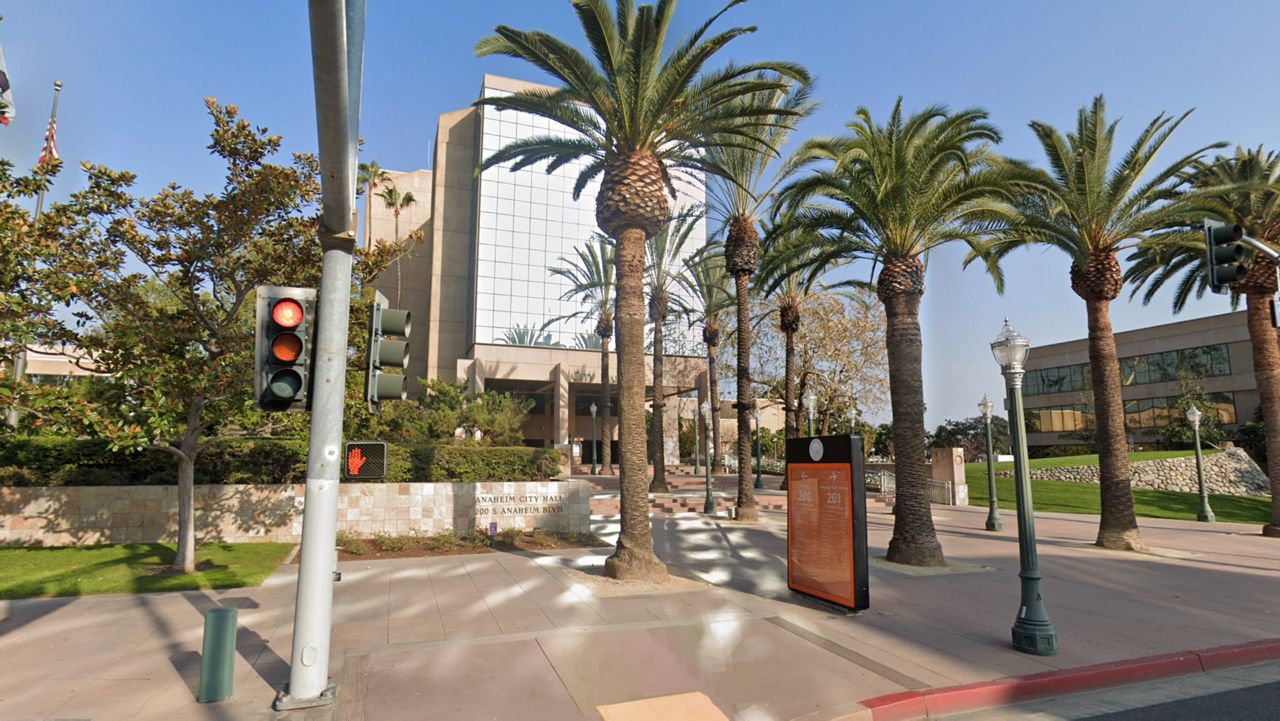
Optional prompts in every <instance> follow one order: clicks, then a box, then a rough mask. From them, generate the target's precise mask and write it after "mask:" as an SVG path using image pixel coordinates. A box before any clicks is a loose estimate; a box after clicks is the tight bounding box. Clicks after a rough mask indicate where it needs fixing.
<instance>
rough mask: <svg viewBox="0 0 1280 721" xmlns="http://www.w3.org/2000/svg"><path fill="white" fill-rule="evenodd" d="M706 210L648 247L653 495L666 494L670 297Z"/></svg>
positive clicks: (690, 213)
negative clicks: (687, 247)
mask: <svg viewBox="0 0 1280 721" xmlns="http://www.w3.org/2000/svg"><path fill="white" fill-rule="evenodd" d="M703 213H704V210H703V208H702V207H701V206H694V207H692V208H687V209H685V210H684V211H683V212H681V213H679V214H678V215H676V216H675V217H673V218H672V219H671V222H669V223H667V225H666V226H665V227H663V229H662V230H661V231H660V232H658V233H655V234H654V235H653V236H651V237H650V238H649V242H648V243H646V244H645V269H644V270H645V285H646V286H647V290H648V292H649V322H651V323H653V445H654V449H653V454H654V455H653V481H652V482H651V483H650V484H649V491H650V492H651V493H666V492H668V491H670V490H671V488H670V487H669V486H668V485H667V468H666V465H667V464H666V431H665V429H664V428H663V426H662V420H663V412H664V411H665V410H666V405H667V387H666V384H665V383H664V382H663V360H664V359H665V358H666V355H667V353H666V348H665V346H664V336H665V332H664V331H665V328H664V326H665V325H666V323H667V320H668V319H669V318H670V315H671V294H672V292H673V291H678V290H679V287H680V282H681V276H682V275H683V274H684V259H685V257H686V256H687V255H688V253H687V252H685V245H686V244H687V243H688V241H689V236H690V235H691V234H692V233H693V231H694V230H695V229H697V227H698V220H699V219H700V218H701V217H702V215H703Z"/></svg>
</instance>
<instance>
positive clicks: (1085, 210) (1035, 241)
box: [988, 95, 1221, 550]
mask: <svg viewBox="0 0 1280 721" xmlns="http://www.w3.org/2000/svg"><path fill="white" fill-rule="evenodd" d="M1188 115H1190V111H1188V112H1186V113H1183V114H1182V115H1181V116H1179V117H1178V118H1176V119H1174V118H1173V117H1171V116H1166V115H1164V114H1161V115H1158V116H1156V118H1155V119H1154V120H1152V121H1151V122H1150V123H1148V124H1147V127H1146V128H1145V129H1144V130H1143V131H1142V133H1141V134H1139V135H1138V138H1137V139H1136V140H1134V142H1133V145H1131V146H1130V147H1129V150H1128V152H1126V153H1125V155H1124V157H1123V158H1121V159H1120V161H1119V162H1118V163H1117V164H1116V165H1115V166H1114V167H1112V158H1111V151H1112V145H1113V142H1114V139H1115V132H1116V122H1112V123H1108V122H1107V113H1106V104H1105V102H1104V101H1103V99H1102V96H1101V95H1099V96H1097V97H1096V98H1094V100H1093V104H1092V106H1090V107H1083V108H1080V111H1079V114H1078V116H1077V118H1076V128H1075V131H1074V132H1069V133H1067V135H1066V136H1065V137H1063V135H1062V133H1061V132H1059V131H1058V130H1057V129H1056V128H1054V127H1053V126H1051V125H1048V124H1047V123H1042V122H1037V121H1033V122H1032V123H1031V130H1032V132H1034V133H1035V136H1036V139H1037V140H1038V141H1039V142H1040V146H1041V148H1043V150H1044V154H1045V158H1046V160H1047V163H1048V166H1049V170H1047V171H1045V170H1038V169H1032V168H1026V172H1025V173H1024V174H1023V181H1022V182H1023V184H1024V186H1025V187H1026V188H1027V190H1028V193H1029V196H1028V198H1027V199H1025V200H1024V202H1023V203H1022V206H1023V207H1022V210H1023V213H1024V215H1025V218H1024V220H1023V222H1022V223H1021V224H1020V227H1018V228H1015V229H1013V230H1012V232H1010V233H1008V234H1006V235H1005V237H1004V238H1002V239H1000V240H998V241H997V242H996V243H994V244H993V245H992V255H990V257H989V258H988V261H989V262H994V260H995V259H998V258H1001V257H1003V256H1004V255H1006V254H1007V253H1009V252H1010V251H1012V250H1013V249H1015V248H1017V247H1021V246H1024V245H1044V246H1049V247H1053V248H1057V249H1059V250H1061V251H1063V252H1064V253H1066V254H1067V256H1068V257H1069V258H1070V259H1071V290H1073V291H1075V293H1076V295H1078V296H1080V297H1081V298H1082V299H1083V300H1084V303H1085V309H1086V311H1087V314H1088V323H1089V374H1090V378H1091V380H1092V381H1093V407H1094V413H1095V417H1096V423H1097V430H1096V436H1095V438H1096V441H1095V442H1096V445H1097V447H1098V469H1099V475H1100V487H1099V492H1100V494H1101V502H1102V516H1101V519H1100V521H1099V524H1098V539H1097V545H1099V546H1102V547H1104V548H1115V549H1129V550H1143V549H1145V548H1146V545H1145V544H1144V543H1143V542H1142V536H1141V534H1140V533H1139V531H1138V519H1137V517H1136V516H1135V515H1134V509H1133V492H1132V490H1131V489H1130V470H1129V448H1128V443H1127V441H1126V439H1125V429H1124V402H1123V401H1122V399H1121V397H1120V364H1119V359H1118V358H1117V356H1116V340H1115V335H1114V334H1113V332H1112V329H1111V301H1112V300H1115V298H1116V297H1117V296H1119V295H1120V291H1121V289H1122V288H1123V286H1124V276H1123V274H1122V273H1121V270H1120V263H1119V261H1118V260H1117V259H1116V255H1117V253H1119V252H1121V251H1123V250H1125V249H1126V248H1127V247H1129V246H1127V245H1126V244H1128V243H1131V242H1135V241H1141V240H1143V239H1145V238H1147V237H1149V236H1150V235H1151V234H1152V233H1155V232H1158V231H1160V230H1163V229H1167V228H1170V227H1174V226H1180V225H1185V224H1186V223H1187V222H1188V221H1189V220H1190V217H1189V211H1190V210H1192V209H1193V208H1192V206H1190V205H1189V204H1188V203H1186V202H1185V200H1184V199H1183V198H1182V191H1181V190H1180V186H1182V185H1183V183H1184V177H1183V173H1184V172H1185V171H1186V170H1187V169H1188V167H1189V166H1190V165H1191V163H1192V162H1194V161H1195V160H1196V159H1197V158H1198V157H1199V156H1200V155H1201V154H1202V153H1204V152H1205V151H1206V150H1209V149H1211V148H1214V147H1221V145H1220V144H1219V145H1211V146H1207V147H1205V148H1200V149H1198V150H1194V151H1192V152H1190V153H1188V154H1186V155H1184V156H1182V157H1181V158H1178V159H1177V160H1176V161H1174V162H1173V163H1172V164H1170V165H1169V166H1167V167H1165V168H1164V169H1162V170H1158V171H1155V172H1154V174H1152V171H1153V169H1154V167H1153V166H1154V163H1155V159H1156V156H1157V155H1158V154H1159V152H1160V150H1161V148H1163V147H1164V145H1165V143H1166V142H1167V141H1168V140H1169V137H1170V135H1171V134H1172V133H1173V132H1174V131H1175V130H1176V129H1177V128H1178V126H1179V125H1181V124H1182V121H1183V120H1185V119H1186V118H1187V116H1188Z"/></svg>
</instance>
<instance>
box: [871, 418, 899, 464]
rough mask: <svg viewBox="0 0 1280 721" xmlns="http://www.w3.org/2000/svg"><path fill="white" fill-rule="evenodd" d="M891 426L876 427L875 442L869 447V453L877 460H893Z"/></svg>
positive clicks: (888, 424)
mask: <svg viewBox="0 0 1280 721" xmlns="http://www.w3.org/2000/svg"><path fill="white" fill-rule="evenodd" d="M895 450H896V449H895V448H894V446H893V424H892V423H881V424H880V425H878V426H876V436H875V441H874V442H873V443H872V445H871V453H872V454H873V455H875V456H877V457H879V458H888V459H890V460H892V459H893V458H894V451H895Z"/></svg>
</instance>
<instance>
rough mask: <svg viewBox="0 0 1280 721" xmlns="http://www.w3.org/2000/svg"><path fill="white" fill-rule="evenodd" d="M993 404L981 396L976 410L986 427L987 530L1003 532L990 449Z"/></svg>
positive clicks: (994, 469) (993, 462)
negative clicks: (980, 414)
mask: <svg viewBox="0 0 1280 721" xmlns="http://www.w3.org/2000/svg"><path fill="white" fill-rule="evenodd" d="M994 407H995V404H993V403H992V402H991V399H990V398H988V397H987V394H985V393H983V394H982V400H980V401H978V410H979V411H980V412H981V413H982V420H983V422H984V423H985V424H986V426H987V504H988V506H989V508H988V510H987V530H988V531H1003V530H1004V524H1002V523H1001V522H1000V502H999V501H997V500H996V465H995V458H994V457H993V451H992V448H991V409H992V408H994Z"/></svg>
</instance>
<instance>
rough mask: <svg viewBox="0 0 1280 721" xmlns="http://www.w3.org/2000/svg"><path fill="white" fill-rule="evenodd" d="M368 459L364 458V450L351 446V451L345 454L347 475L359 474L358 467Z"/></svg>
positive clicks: (362, 465) (361, 466)
mask: <svg viewBox="0 0 1280 721" xmlns="http://www.w3.org/2000/svg"><path fill="white" fill-rule="evenodd" d="M368 460H369V459H368V458H365V455H364V451H362V450H360V449H359V448H352V449H351V452H350V453H348V454H347V475H349V476H358V475H360V469H361V468H363V467H364V464H365V462H366V461H368Z"/></svg>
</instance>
